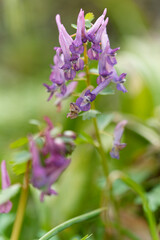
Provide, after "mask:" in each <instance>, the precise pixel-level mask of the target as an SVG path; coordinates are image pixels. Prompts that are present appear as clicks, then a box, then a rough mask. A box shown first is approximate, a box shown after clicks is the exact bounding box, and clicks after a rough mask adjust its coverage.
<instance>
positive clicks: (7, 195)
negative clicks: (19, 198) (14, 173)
mask: <svg viewBox="0 0 160 240" xmlns="http://www.w3.org/2000/svg"><path fill="white" fill-rule="evenodd" d="M20 187H21V186H20V184H14V185H12V186H10V187H8V188H6V189H3V190H0V204H3V203H5V202H7V201H8V200H10V199H11V198H12V197H14V196H15V195H16V194H17V193H18V192H19V190H20Z"/></svg>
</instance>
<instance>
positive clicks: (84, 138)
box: [75, 131, 94, 145]
mask: <svg viewBox="0 0 160 240" xmlns="http://www.w3.org/2000/svg"><path fill="white" fill-rule="evenodd" d="M75 143H76V144H83V143H89V144H93V145H94V140H93V138H92V137H91V136H90V135H88V134H87V133H85V132H82V131H81V132H80V133H79V134H78V136H77V138H76V140H75Z"/></svg>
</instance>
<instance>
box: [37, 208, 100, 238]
mask: <svg viewBox="0 0 160 240" xmlns="http://www.w3.org/2000/svg"><path fill="white" fill-rule="evenodd" d="M104 210H105V208H100V209H97V210H94V211H92V212H89V213H86V214H83V215H80V216H78V217H75V218H72V219H70V220H68V221H66V222H64V223H62V224H60V225H58V226H57V227H55V228H53V229H52V230H50V231H49V232H48V233H46V234H45V235H44V236H42V237H41V238H40V239H39V240H47V239H51V237H53V236H55V235H56V234H58V233H59V232H61V231H63V230H64V229H66V228H68V227H70V226H72V225H73V224H75V223H80V222H83V221H86V220H89V219H91V218H94V217H96V216H98V215H99V214H100V213H101V212H102V211H104Z"/></svg>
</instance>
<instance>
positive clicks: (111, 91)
mask: <svg viewBox="0 0 160 240" xmlns="http://www.w3.org/2000/svg"><path fill="white" fill-rule="evenodd" d="M113 94H115V90H114V89H113V88H112V87H111V86H107V87H106V88H105V89H103V90H102V91H101V92H100V93H99V95H113Z"/></svg>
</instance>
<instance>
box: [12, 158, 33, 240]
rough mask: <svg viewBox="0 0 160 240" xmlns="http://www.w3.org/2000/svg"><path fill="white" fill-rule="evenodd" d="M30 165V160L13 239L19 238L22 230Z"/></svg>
mask: <svg viewBox="0 0 160 240" xmlns="http://www.w3.org/2000/svg"><path fill="white" fill-rule="evenodd" d="M29 166H30V161H28V163H27V167H26V172H25V175H24V180H23V185H22V190H21V196H20V200H19V205H18V210H17V214H16V220H15V222H14V225H13V230H12V234H11V240H18V239H19V235H20V232H21V227H22V223H23V218H24V213H25V209H26V203H27V198H28V189H29Z"/></svg>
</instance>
